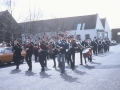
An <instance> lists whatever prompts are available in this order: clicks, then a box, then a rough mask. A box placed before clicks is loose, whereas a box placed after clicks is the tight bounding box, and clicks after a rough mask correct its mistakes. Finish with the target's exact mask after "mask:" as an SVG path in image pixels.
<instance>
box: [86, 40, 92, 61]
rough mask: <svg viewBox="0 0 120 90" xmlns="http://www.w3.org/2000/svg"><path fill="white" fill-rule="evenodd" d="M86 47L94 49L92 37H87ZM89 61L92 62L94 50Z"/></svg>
mask: <svg viewBox="0 0 120 90" xmlns="http://www.w3.org/2000/svg"><path fill="white" fill-rule="evenodd" d="M86 47H87V48H90V49H91V50H92V47H93V43H92V41H91V39H90V38H88V39H87V42H86ZM88 61H90V62H92V51H91V53H90V55H89V57H88Z"/></svg>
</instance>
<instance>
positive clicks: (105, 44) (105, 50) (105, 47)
mask: <svg viewBox="0 0 120 90" xmlns="http://www.w3.org/2000/svg"><path fill="white" fill-rule="evenodd" d="M104 52H105V53H106V52H107V41H106V39H104Z"/></svg>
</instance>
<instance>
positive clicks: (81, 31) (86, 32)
mask: <svg viewBox="0 0 120 90" xmlns="http://www.w3.org/2000/svg"><path fill="white" fill-rule="evenodd" d="M75 32H76V35H80V36H81V39H82V40H85V34H90V38H91V39H92V40H93V39H94V37H95V36H97V32H96V30H95V29H88V30H71V31H66V33H67V34H68V35H74V34H75Z"/></svg>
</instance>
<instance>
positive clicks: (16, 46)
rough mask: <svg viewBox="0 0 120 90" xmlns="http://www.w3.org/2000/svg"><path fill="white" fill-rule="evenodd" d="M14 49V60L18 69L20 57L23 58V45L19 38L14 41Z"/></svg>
mask: <svg viewBox="0 0 120 90" xmlns="http://www.w3.org/2000/svg"><path fill="white" fill-rule="evenodd" d="M12 51H13V61H14V63H15V65H16V69H19V65H20V59H21V51H22V49H21V46H20V45H19V44H18V42H17V40H15V41H14V46H13V48H12Z"/></svg>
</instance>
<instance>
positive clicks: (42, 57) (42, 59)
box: [38, 39, 46, 71]
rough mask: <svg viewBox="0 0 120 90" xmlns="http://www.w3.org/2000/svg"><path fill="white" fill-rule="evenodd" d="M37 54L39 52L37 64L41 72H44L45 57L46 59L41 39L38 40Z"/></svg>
mask: <svg viewBox="0 0 120 90" xmlns="http://www.w3.org/2000/svg"><path fill="white" fill-rule="evenodd" d="M38 52H39V63H40V65H41V68H42V69H41V71H44V66H45V57H46V45H45V42H44V41H43V40H42V39H41V40H40V46H39V50H38Z"/></svg>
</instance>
